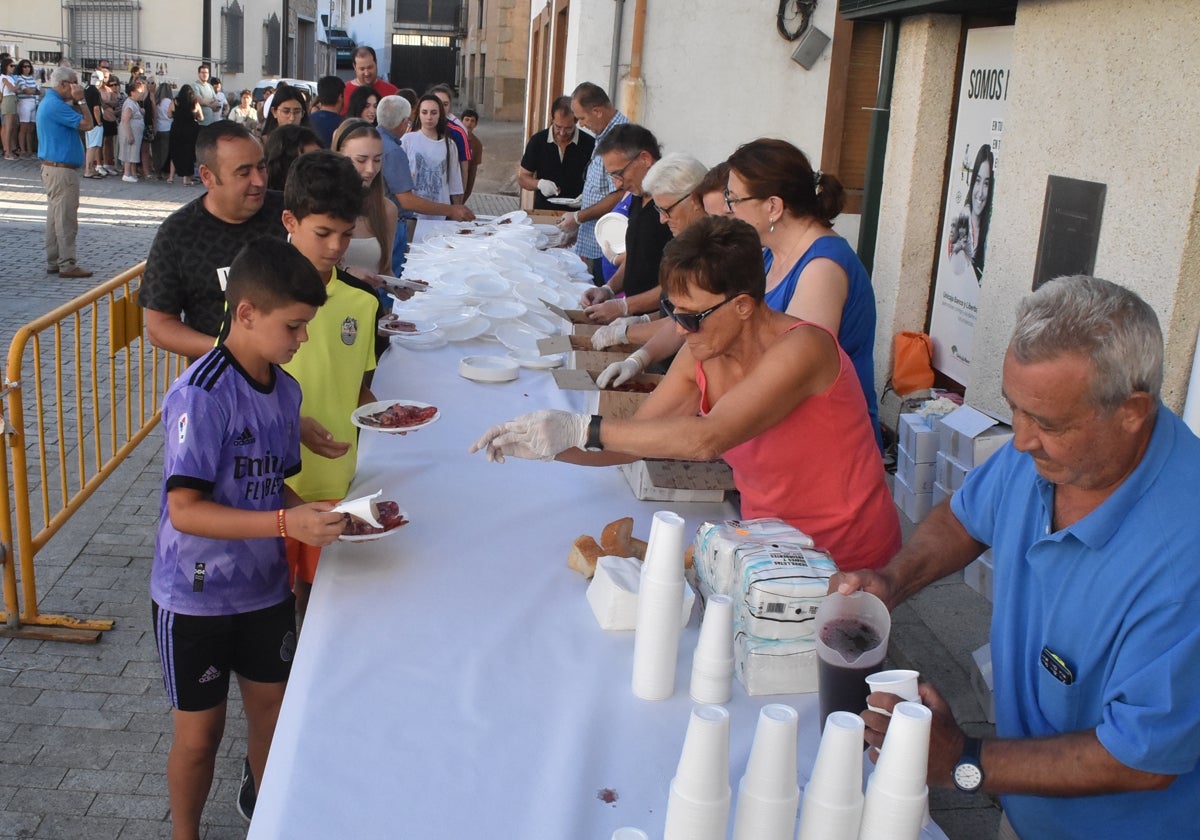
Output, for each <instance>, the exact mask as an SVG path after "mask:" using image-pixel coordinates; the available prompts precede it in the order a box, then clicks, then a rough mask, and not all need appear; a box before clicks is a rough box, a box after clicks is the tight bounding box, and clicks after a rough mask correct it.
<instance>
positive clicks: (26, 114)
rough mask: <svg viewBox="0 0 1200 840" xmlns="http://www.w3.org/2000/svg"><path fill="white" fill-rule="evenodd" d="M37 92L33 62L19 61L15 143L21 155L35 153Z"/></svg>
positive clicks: (25, 155) (29, 155)
mask: <svg viewBox="0 0 1200 840" xmlns="http://www.w3.org/2000/svg"><path fill="white" fill-rule="evenodd" d="M39 93H40V91H39V90H38V81H37V77H35V76H34V75H33V63H32V62H30V61H28V60H23V61H21V63H20V64H18V65H17V119H18V120H20V126H19V128H18V137H17V145H18V146H20V148H21V152H20V153H21V156H22V157H33V156H34V154H35V150H34V148H33V147H34V137H35V135H34V129H33V124H34V121H35V120H36V119H37V107H38V95H39Z"/></svg>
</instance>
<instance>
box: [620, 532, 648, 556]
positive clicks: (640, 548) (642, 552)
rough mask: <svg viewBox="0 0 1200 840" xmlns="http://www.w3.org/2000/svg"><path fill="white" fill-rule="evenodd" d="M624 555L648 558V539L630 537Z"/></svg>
mask: <svg viewBox="0 0 1200 840" xmlns="http://www.w3.org/2000/svg"><path fill="white" fill-rule="evenodd" d="M622 556H624V557H636V558H637V559H639V560H645V559H646V541H645V540H639V539H638V538H637V537H630V538H629V542H628V543H627V544H626V546H625V554H624V555H622Z"/></svg>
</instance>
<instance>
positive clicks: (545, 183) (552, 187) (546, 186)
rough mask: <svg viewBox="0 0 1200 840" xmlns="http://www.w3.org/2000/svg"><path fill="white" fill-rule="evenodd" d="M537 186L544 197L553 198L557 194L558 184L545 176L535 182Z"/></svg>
mask: <svg viewBox="0 0 1200 840" xmlns="http://www.w3.org/2000/svg"><path fill="white" fill-rule="evenodd" d="M537 188H538V192H540V193H541V194H542V195H544V196H546V198H553V197H554V196H556V195H558V184H556V183H554V182H553V181H550V180H547V179H545V178H542V179H541V180H539V181H538V182H537Z"/></svg>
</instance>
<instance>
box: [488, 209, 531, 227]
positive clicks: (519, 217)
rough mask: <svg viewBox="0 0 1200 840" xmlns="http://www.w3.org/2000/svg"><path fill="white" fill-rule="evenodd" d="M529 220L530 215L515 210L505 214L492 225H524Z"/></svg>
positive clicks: (498, 217)
mask: <svg viewBox="0 0 1200 840" xmlns="http://www.w3.org/2000/svg"><path fill="white" fill-rule="evenodd" d="M528 219H529V214H528V213H526V212H525V211H524V210H513V211H512V212H511V213H505V214H504V215H503V216H497V217H496V220H495V221H494V222H493V223H492V224H495V225H510V224H511V225H520V224H524V223H525V222H526V221H527V220H528Z"/></svg>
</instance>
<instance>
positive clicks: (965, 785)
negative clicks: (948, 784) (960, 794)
mask: <svg viewBox="0 0 1200 840" xmlns="http://www.w3.org/2000/svg"><path fill="white" fill-rule="evenodd" d="M954 784H955V785H956V786H957V787H958V788H959V789H960V790H968V791H971V790H978V789H979V786H980V785H981V784H983V771H981V770H980V769H979V768H978V767H977V766H975V765H974V764H968V763H966V762H964V763H962V764H959V765H958V766H957V767H955V768H954Z"/></svg>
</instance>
